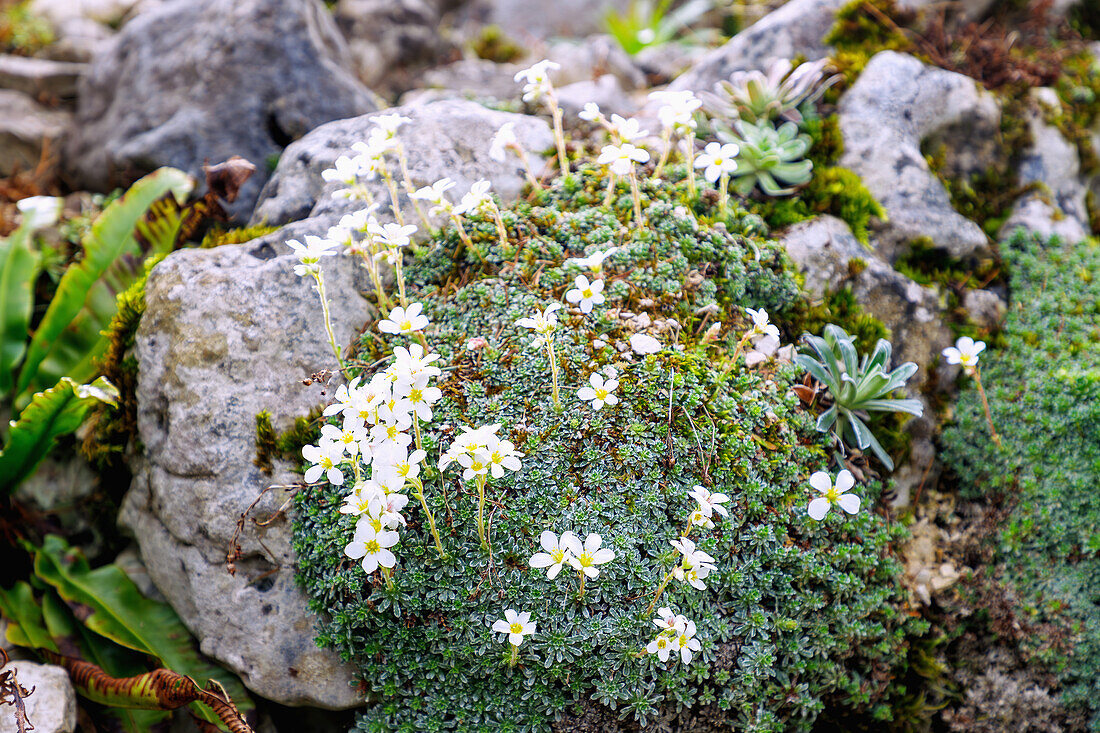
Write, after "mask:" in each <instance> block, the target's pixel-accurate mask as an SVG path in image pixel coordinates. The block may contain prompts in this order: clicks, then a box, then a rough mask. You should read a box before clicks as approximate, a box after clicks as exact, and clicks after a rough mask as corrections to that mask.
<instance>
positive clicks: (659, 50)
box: [634, 42, 709, 84]
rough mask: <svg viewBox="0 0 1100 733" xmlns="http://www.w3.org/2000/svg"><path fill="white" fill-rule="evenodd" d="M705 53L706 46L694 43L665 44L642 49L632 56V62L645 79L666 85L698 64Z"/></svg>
mask: <svg viewBox="0 0 1100 733" xmlns="http://www.w3.org/2000/svg"><path fill="white" fill-rule="evenodd" d="M707 53H709V49H708V48H707V47H706V46H700V45H697V44H694V43H675V42H674V43H665V44H662V45H660V46H649V47H648V48H643V49H642V50H641V51H639V52H638V53H637V54H636V55H635V56H634V62H635V63H636V64H637V65H638V68H639V69H641V70H642V72H643V73H644V74H646V76H647V77H651V78H652V79H655V80H657V83H659V84H667V83H668V82H670V81H672V80H673V79H675V78H676V77H678V76H680V75H681V74H683V73H684V72H686V71H687V70H688V69H690V68H691V67H692V65H694V64H697V63H699V62H700V61H701V60H702V58H703V57H704V56H706V55H707Z"/></svg>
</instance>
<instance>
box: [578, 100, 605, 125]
mask: <svg viewBox="0 0 1100 733" xmlns="http://www.w3.org/2000/svg"><path fill="white" fill-rule="evenodd" d="M577 117H580V118H581V119H582V120H585V121H587V122H596V121H598V120H599V119H600V118H601V117H603V113H602V112H600V105H598V104H596V103H595V102H585V103H584V109H582V110H581V111H580V112H578V113H577Z"/></svg>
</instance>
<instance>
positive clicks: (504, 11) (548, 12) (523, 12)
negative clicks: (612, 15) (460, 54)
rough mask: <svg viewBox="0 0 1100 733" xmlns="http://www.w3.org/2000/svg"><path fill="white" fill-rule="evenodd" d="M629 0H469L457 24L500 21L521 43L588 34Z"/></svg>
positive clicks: (495, 22)
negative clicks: (536, 0) (536, 1)
mask: <svg viewBox="0 0 1100 733" xmlns="http://www.w3.org/2000/svg"><path fill="white" fill-rule="evenodd" d="M629 7H630V0H555V1H554V2H548V3H541V4H539V5H537V6H533V5H532V4H531V2H530V0H471V1H470V2H467V3H465V4H464V5H463V7H462V8H461V9H460V10H458V11H457V13H456V25H463V26H465V27H471V26H472V27H473V28H480V27H482V26H485V25H499V26H500V27H501V30H503V31H504V32H505V34H507V35H508V36H511V37H512V38H515V39H516V40H518V41H521V42H523V43H530V42H531V41H534V40H537V39H546V38H550V37H553V36H567V37H576V36H587V35H591V34H593V33H599V32H601V31H603V30H604V17H605V16H606V15H607V13H608V12H609V11H611V10H618V11H620V12H621V11H625V10H626V9H627V8H629Z"/></svg>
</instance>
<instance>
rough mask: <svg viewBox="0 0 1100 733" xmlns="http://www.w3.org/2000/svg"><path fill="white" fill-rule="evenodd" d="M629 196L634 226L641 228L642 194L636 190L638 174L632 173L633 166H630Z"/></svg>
mask: <svg viewBox="0 0 1100 733" xmlns="http://www.w3.org/2000/svg"><path fill="white" fill-rule="evenodd" d="M630 196H631V198H632V199H634V225H635V226H637V227H641V226H643V225H644V224H645V222H643V221H642V194H641V192H640V191H639V190H638V174H637V173H635V172H634V166H630Z"/></svg>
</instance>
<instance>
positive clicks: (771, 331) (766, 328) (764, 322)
mask: <svg viewBox="0 0 1100 733" xmlns="http://www.w3.org/2000/svg"><path fill="white" fill-rule="evenodd" d="M745 312H746V313H748V314H749V317H750V318H752V331H750V335H752V336H771V337H773V338H775V339H777V340H778V339H779V329H778V328H776V327H775V326H774V325H773V324H771V323H768V312H767V311H766V310H764V309H763V308H761V309H760V310H753V309H752V308H746V309H745Z"/></svg>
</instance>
